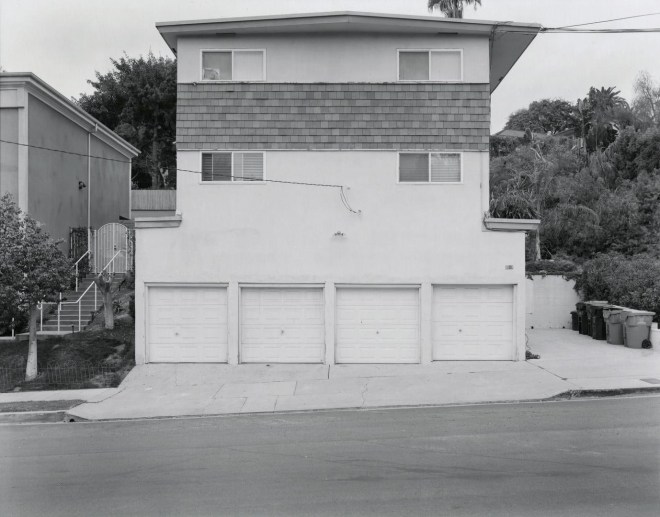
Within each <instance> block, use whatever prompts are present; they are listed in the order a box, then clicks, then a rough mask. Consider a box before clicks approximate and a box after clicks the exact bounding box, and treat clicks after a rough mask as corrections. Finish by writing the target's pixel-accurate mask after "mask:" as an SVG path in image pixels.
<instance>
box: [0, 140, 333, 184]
mask: <svg viewBox="0 0 660 517" xmlns="http://www.w3.org/2000/svg"><path fill="white" fill-rule="evenodd" d="M0 142H3V143H5V144H14V145H21V146H24V147H33V148H35V149H42V150H44V151H51V152H55V153H63V154H70V155H73V156H80V157H82V158H87V157H89V158H96V159H98V160H107V161H111V162H119V163H125V164H129V163H131V162H129V161H126V160H118V159H116V158H107V157H105V156H95V155H87V154H85V153H76V152H74V151H65V150H63V149H53V148H52V147H43V146H40V145H34V144H23V143H19V142H11V141H9V140H4V139H0ZM175 170H176V171H177V172H192V173H195V174H202V172H201V171H193V170H190V169H179V168H177V169H175ZM213 176H220V177H225V178H232V175H231V174H223V173H214V174H213ZM243 181H259V182H268V183H284V184H287V185H303V186H308V187H332V188H343V185H334V184H329V183H310V182H304V181H285V180H270V179H254V178H243Z"/></svg>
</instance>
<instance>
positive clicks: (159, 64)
mask: <svg viewBox="0 0 660 517" xmlns="http://www.w3.org/2000/svg"><path fill="white" fill-rule="evenodd" d="M110 61H111V62H112V65H113V69H112V70H111V71H110V72H108V73H106V74H101V73H100V72H96V80H93V81H92V80H90V81H88V83H89V84H91V85H92V86H93V87H94V92H93V93H91V94H89V95H87V94H82V95H81V96H80V98H79V99H78V100H77V101H76V102H77V103H78V104H79V105H80V107H81V108H82V109H84V110H85V111H86V112H88V113H89V114H90V115H92V116H93V117H96V118H97V119H98V120H99V121H101V122H102V123H103V124H105V125H106V126H108V127H109V128H110V129H112V130H113V131H115V132H116V133H117V134H118V135H119V136H121V137H122V138H124V139H126V140H127V141H128V142H130V143H131V144H132V145H133V146H135V147H137V148H138V149H139V150H140V155H139V156H138V157H137V158H135V159H134V160H133V164H132V168H133V170H132V177H133V182H134V183H135V184H137V186H139V187H142V188H147V187H152V188H159V187H173V186H175V185H176V151H175V148H174V140H175V138H176V62H175V61H174V60H172V59H169V58H165V57H158V58H157V57H155V56H154V55H153V54H151V53H149V54H148V55H147V57H146V58H145V57H142V56H140V57H139V58H129V57H128V56H126V55H125V56H123V57H121V58H119V59H116V60H115V59H111V60H110Z"/></svg>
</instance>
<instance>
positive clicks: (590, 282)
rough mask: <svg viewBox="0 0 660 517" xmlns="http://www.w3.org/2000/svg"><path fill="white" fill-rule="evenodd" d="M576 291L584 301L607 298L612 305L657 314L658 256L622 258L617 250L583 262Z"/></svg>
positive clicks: (659, 297)
mask: <svg viewBox="0 0 660 517" xmlns="http://www.w3.org/2000/svg"><path fill="white" fill-rule="evenodd" d="M575 288H576V290H579V291H581V292H582V295H583V296H584V299H585V300H607V301H608V302H610V303H613V304H615V305H622V306H625V307H630V308H631V309H640V310H646V311H653V312H655V313H656V315H655V318H654V319H655V320H656V321H658V315H660V259H658V258H654V257H651V256H648V255H636V256H634V257H624V256H623V255H621V254H618V253H609V254H603V255H599V256H597V257H596V258H595V259H593V260H590V261H588V262H585V264H584V266H583V271H582V274H581V275H580V276H579V277H578V278H577V282H576V285H575Z"/></svg>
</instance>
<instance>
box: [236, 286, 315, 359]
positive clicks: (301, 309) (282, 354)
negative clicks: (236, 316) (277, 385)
mask: <svg viewBox="0 0 660 517" xmlns="http://www.w3.org/2000/svg"><path fill="white" fill-rule="evenodd" d="M324 307H325V305H324V298H323V290H322V289H320V288H270V287H263V288H260V287H245V288H242V289H241V362H243V363H263V362H268V363H277V362H279V363H319V362H322V361H323V355H324V347H325V324H324V310H325V309H324Z"/></svg>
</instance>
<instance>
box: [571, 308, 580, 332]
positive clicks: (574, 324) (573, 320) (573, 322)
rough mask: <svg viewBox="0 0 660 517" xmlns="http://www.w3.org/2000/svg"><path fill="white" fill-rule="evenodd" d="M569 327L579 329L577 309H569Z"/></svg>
mask: <svg viewBox="0 0 660 517" xmlns="http://www.w3.org/2000/svg"><path fill="white" fill-rule="evenodd" d="M571 329H573V330H580V320H579V318H578V313H577V311H571Z"/></svg>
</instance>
